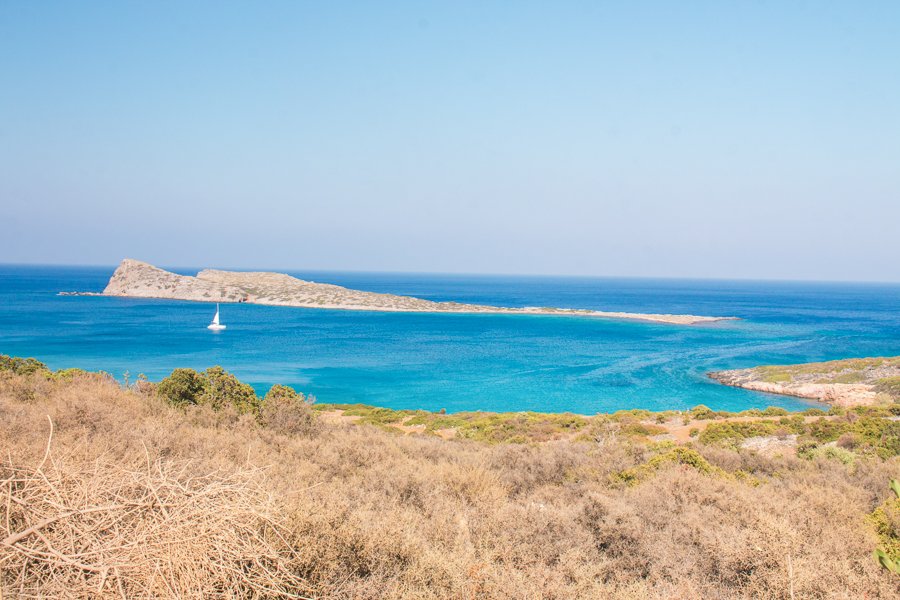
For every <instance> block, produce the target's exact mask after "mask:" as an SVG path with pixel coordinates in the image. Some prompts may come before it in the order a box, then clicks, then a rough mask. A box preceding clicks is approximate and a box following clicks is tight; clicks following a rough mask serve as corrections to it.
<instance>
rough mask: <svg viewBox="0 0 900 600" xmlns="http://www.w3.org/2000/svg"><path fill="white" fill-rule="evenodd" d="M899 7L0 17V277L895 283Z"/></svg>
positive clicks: (32, 12)
mask: <svg viewBox="0 0 900 600" xmlns="http://www.w3.org/2000/svg"><path fill="white" fill-rule="evenodd" d="M898 31H900V2H892V1H891V2H815V1H808V2H788V1H785V2H781V1H770V2H720V1H714V2H691V1H685V2H627V1H615V2H601V1H599V0H595V1H588V2H562V1H561V2H534V3H531V2H505V1H499V2H490V1H478V2H471V3H469V2H441V3H430V2H387V1H386V2H258V3H254V2H208V3H207V2H121V1H119V2H51V1H47V2H35V1H31V0H21V1H19V0H0V262H29V263H76V264H115V263H116V262H117V261H118V260H119V259H120V258H122V257H124V256H130V257H134V258H139V259H143V260H147V261H151V262H155V263H158V264H163V265H186V266H207V265H209V266H225V267H228V266H230V267H238V268H243V267H266V268H288V269H289V268H294V269H344V270H396V271H434V272H472V273H476V272H487V273H548V274H588V275H634V276H672V277H682V276H688V277H740V278H743V277H750V278H792V279H836V280H881V281H898V280H900V35H898V33H897V32H898Z"/></svg>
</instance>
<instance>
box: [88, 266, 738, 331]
mask: <svg viewBox="0 0 900 600" xmlns="http://www.w3.org/2000/svg"><path fill="white" fill-rule="evenodd" d="M101 295H103V296H121V297H129V298H164V299H170V300H192V301H198V302H247V303H251V304H265V305H270V306H294V307H301V308H329V309H339V310H366V311H390V312H423V313H485V314H513V315H554V316H582V317H601V318H610V319H632V320H640V321H651V322H655V323H667V324H673V325H697V324H701V323H711V322H715V321H723V320H732V319H736V318H737V317H704V316H696V315H670V314H644V313H629V312H610V311H599V310H586V309H576V308H553V307H525V308H508V307H500V306H486V305H480V304H463V303H460V302H435V301H432V300H423V299H421V298H414V297H412V296H399V295H395V294H382V293H376V292H365V291H361V290H353V289H349V288H345V287H342V286H339V285H333V284H329V283H317V282H313V281H304V280H302V279H297V278H296V277H292V276H290V275H286V274H284V273H269V272H240V271H219V270H213V269H206V270H203V271H200V272H199V273H197V275H196V276H189V275H179V274H177V273H172V272H170V271H166V270H163V269H160V268H158V267H154V266H153V265H151V264H148V263H145V262H141V261H138V260H133V259H130V258H126V259H125V260H123V261H122V263H121V264H120V265H119V266H118V268H117V269H116V270H115V272H114V273H113V275H112V277H111V278H110V280H109V283H108V284H107V286H106V289H104V290H103V292H102V294H101Z"/></svg>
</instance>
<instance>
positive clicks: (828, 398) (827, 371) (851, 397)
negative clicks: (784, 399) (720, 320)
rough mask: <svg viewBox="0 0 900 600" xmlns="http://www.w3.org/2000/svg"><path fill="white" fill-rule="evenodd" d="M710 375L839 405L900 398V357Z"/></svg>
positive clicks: (735, 383)
mask: <svg viewBox="0 0 900 600" xmlns="http://www.w3.org/2000/svg"><path fill="white" fill-rule="evenodd" d="M708 375H709V377H711V378H713V379H715V380H716V381H719V382H721V383H724V384H725V385H730V386H734V387H740V388H744V389H748V390H755V391H758V392H769V393H772V394H782V395H786V396H796V397H799V398H809V399H813V400H819V401H821V402H827V403H829V404H834V405H836V406H845V407H846V406H870V405H874V404H881V403H884V404H890V403H893V402H894V401H900V356H894V357H873V358H849V359H844V360H832V361H828V362H817V363H805V364H796V365H767V366H761V367H753V368H751V369H736V370H731V371H717V372H714V373H708Z"/></svg>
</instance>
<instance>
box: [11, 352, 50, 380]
mask: <svg viewBox="0 0 900 600" xmlns="http://www.w3.org/2000/svg"><path fill="white" fill-rule="evenodd" d="M0 371H12V372H13V373H15V374H17V375H31V374H32V373H46V374H48V375H49V374H50V369H48V368H47V365H45V364H44V363H42V362H41V361H39V360H37V359H36V358H19V357H18V356H7V355H6V354H0Z"/></svg>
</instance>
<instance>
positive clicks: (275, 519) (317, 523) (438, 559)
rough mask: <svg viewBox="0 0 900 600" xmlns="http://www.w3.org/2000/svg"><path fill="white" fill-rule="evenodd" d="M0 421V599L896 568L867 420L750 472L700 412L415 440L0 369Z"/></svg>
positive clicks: (814, 589)
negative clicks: (676, 427) (665, 431)
mask: <svg viewBox="0 0 900 600" xmlns="http://www.w3.org/2000/svg"><path fill="white" fill-rule="evenodd" d="M340 410H345V411H351V412H354V413H355V415H357V417H356V419H357V420H356V421H355V422H351V420H348V419H346V418H334V414H333V413H335V412H340ZM859 410H861V411H862V409H859ZM869 410H870V411H871V409H869ZM0 414H2V415H3V416H4V418H3V419H0V453H2V456H3V457H4V458H3V461H2V464H0V566H2V568H0V591H2V592H0V593H2V596H3V597H4V598H6V597H35V596H41V597H70V598H97V597H102V598H105V597H117V598H118V597H209V598H227V597H232V598H233V597H240V598H244V597H256V598H279V597H281V598H297V597H310V598H325V597H327V598H556V599H564V598H565V599H570V598H613V599H619V598H621V599H635V600H636V599H638V598H640V599H644V598H660V599H662V598H685V599H692V598H748V599H749V598H781V599H788V598H824V597H852V598H892V597H896V593H897V590H898V586H897V581H898V580H897V579H896V577H897V576H896V575H893V574H891V573H890V572H888V571H887V570H885V569H882V568H881V567H880V566H879V565H878V564H877V562H876V561H875V560H874V559H873V557H872V551H873V550H874V549H875V548H876V547H882V548H885V549H886V550H888V551H897V552H900V536H898V534H900V507H898V506H897V504H898V501H896V500H892V499H891V498H893V495H892V494H891V492H890V491H889V489H888V480H889V478H890V477H896V476H897V474H898V469H900V463H898V460H900V459H898V458H897V454H898V451H900V432H898V431H897V426H898V423H897V422H896V421H892V420H890V418H889V415H891V414H893V413H892V412H890V411H887V410H884V411H882V412H880V413H879V412H875V413H872V412H866V411H862V412H856V413H842V412H841V411H836V412H834V413H833V414H831V415H830V416H827V418H826V416H821V417H806V418H808V419H813V421H812V423H813V425H814V426H810V427H809V428H808V429H806V430H803V431H805V433H801V434H799V435H801V436H802V437H803V439H804V442H803V448H804V450H803V452H799V453H797V454H794V453H768V454H766V453H761V452H757V451H755V450H748V449H742V448H740V447H739V446H737V445H736V444H735V443H734V439H735V436H748V435H749V436H753V435H760V434H759V431H760V430H759V429H758V428H759V427H760V426H759V425H758V423H757V422H756V421H753V420H752V419H750V420H749V421H748V419H749V417H741V419H744V421H735V422H733V423H732V422H731V420H732V418H731V417H727V416H724V415H721V414H715V413H711V412H709V411H708V409H707V410H706V411H703V410H700V409H698V410H697V411H696V413H695V414H692V415H682V416H683V417H684V419H686V420H685V421H683V422H684V423H687V424H688V425H690V426H693V424H694V423H693V421H696V420H711V423H710V424H709V426H708V427H707V428H706V429H705V430H704V432H703V433H702V434H701V435H700V436H699V437H697V438H691V441H688V442H685V443H681V444H678V445H676V444H675V443H673V442H667V441H659V438H658V435H659V433H660V431H659V430H658V429H656V428H654V427H653V423H658V422H659V421H660V419H662V420H666V419H667V418H671V417H674V416H675V415H668V416H666V415H659V416H658V417H660V418H657V416H655V415H652V414H650V413H641V412H640V411H636V412H631V413H621V414H617V415H605V416H604V415H599V416H596V417H589V418H588V417H586V418H575V416H573V415H569V416H566V415H544V416H541V415H536V414H510V415H496V414H495V415H491V414H488V413H482V414H481V415H480V416H478V415H476V416H468V417H467V416H465V415H461V416H458V415H439V414H434V413H428V414H427V415H419V419H418V420H417V421H416V423H420V424H423V425H424V426H423V427H422V428H421V429H419V428H416V427H414V424H410V423H409V421H408V420H407V419H408V418H409V417H414V416H416V415H405V414H401V415H400V416H397V413H396V411H384V410H383V409H372V408H368V409H365V410H363V409H362V408H360V407H355V408H349V407H346V408H344V409H338V408H335V407H322V409H321V410H319V411H315V412H314V411H311V410H310V407H309V405H308V404H307V403H306V402H305V400H304V399H303V397H302V396H298V395H297V394H296V393H294V392H293V391H292V390H289V389H288V388H284V387H282V386H275V387H274V388H273V390H272V391H271V392H270V393H269V394H268V395H267V396H266V398H265V399H259V398H257V397H255V396H254V395H253V393H252V389H250V390H248V389H247V386H244V385H243V384H241V383H240V382H238V381H237V380H235V379H234V378H233V377H232V376H231V375H230V374H228V373H226V372H224V371H222V370H221V369H217V368H213V369H209V370H207V371H205V372H203V373H196V372H193V371H190V370H177V371H176V372H175V373H173V375H172V376H171V377H170V378H167V379H166V380H164V381H163V382H162V383H160V384H158V385H154V384H150V383H148V382H146V381H143V380H141V381H138V383H137V384H136V385H134V386H130V387H127V388H123V387H120V386H119V385H118V384H116V383H115V382H114V381H113V380H112V379H110V378H109V377H108V376H105V375H103V374H95V373H85V372H81V371H77V370H69V371H59V372H51V371H49V370H48V369H46V368H45V367H43V365H41V364H40V363H37V362H36V361H22V360H18V359H9V358H8V357H3V359H2V360H0ZM819 414H820V415H821V414H822V413H819ZM766 418H770V419H771V418H772V417H766ZM797 418H799V419H800V421H796V420H795V417H793V416H785V417H782V418H777V417H776V420H775V421H767V422H771V423H773V426H774V427H781V428H783V429H785V428H788V427H795V429H794V431H801V429H800V428H801V426H803V420H804V417H797ZM760 419H762V417H760ZM760 419H757V421H758V420H760ZM779 419H780V420H781V421H783V424H781V423H779ZM741 422H748V423H749V424H750V425H752V426H751V427H747V428H746V429H741V428H740V427H738V426H737V424H738V423H741ZM402 423H407V425H402ZM714 425H720V427H719V428H718V429H715V430H714V431H715V432H716V434H715V435H705V434H706V432H709V431H711V430H710V429H709V428H710V427H713V426H714ZM448 429H449V430H455V431H456V432H457V434H456V435H455V436H452V437H451V439H443V438H442V437H440V435H439V434H438V432H442V431H444V430H448ZM774 435H776V436H787V435H789V432H788V431H787V430H785V431H784V432H779V431H778V430H776V431H775V434H774ZM838 438H839V439H838ZM835 439H837V445H835V442H834V441H833V440H835ZM829 440H832V441H829ZM892 548H893V550H892Z"/></svg>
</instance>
